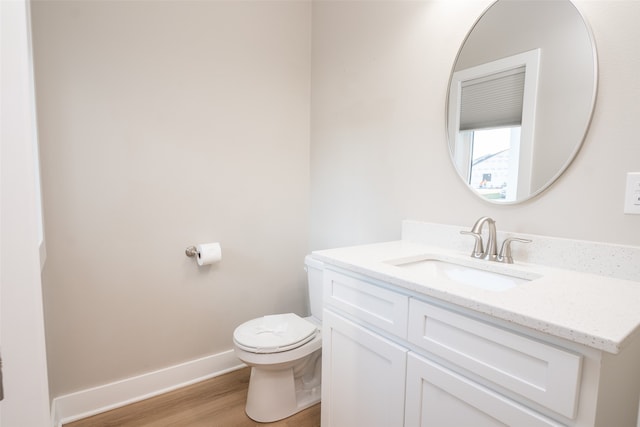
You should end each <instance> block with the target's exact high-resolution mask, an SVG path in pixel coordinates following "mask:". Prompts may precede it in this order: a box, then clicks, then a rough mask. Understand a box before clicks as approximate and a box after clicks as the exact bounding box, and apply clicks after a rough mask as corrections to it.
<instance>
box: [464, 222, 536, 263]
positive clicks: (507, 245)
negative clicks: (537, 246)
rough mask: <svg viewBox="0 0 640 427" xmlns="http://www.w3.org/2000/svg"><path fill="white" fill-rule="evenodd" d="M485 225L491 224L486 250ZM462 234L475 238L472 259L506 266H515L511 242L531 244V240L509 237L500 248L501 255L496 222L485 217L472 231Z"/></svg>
mask: <svg viewBox="0 0 640 427" xmlns="http://www.w3.org/2000/svg"><path fill="white" fill-rule="evenodd" d="M485 224H489V237H488V240H487V249H486V250H485V249H484V245H483V241H482V228H483V227H484V225H485ZM460 234H465V235H468V236H472V237H473V238H475V244H474V246H473V251H472V252H471V257H473V258H478V259H486V260H487V261H497V262H504V263H506V264H513V257H512V256H511V242H520V243H530V242H531V240H529V239H521V238H518V237H508V238H506V239H505V240H504V242H502V247H501V248H500V254H498V252H497V247H498V245H497V240H498V238H497V236H496V222H495V220H494V219H493V218H489V217H488V216H483V217H482V218H480V219H478V220H477V221H476V223H475V224H473V227H471V231H461V232H460Z"/></svg>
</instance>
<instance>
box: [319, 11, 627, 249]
mask: <svg viewBox="0 0 640 427" xmlns="http://www.w3.org/2000/svg"><path fill="white" fill-rule="evenodd" d="M490 3H491V2H490V1H488V0H487V1H456V2H452V1H432V2H393V1H383V2H314V4H313V34H312V40H313V47H312V76H313V77H312V106H311V111H312V132H311V140H312V159H311V160H312V166H311V172H312V177H311V183H312V187H311V195H312V202H311V203H312V209H311V214H312V224H311V230H312V233H311V246H312V248H314V249H319V248H326V247H333V246H342V245H351V244H357V243H364V242H374V241H383V240H392V239H397V238H399V233H400V221H401V220H402V219H416V220H422V221H431V222H440V223H445V224H455V225H468V226H471V225H472V224H473V222H474V221H475V220H476V219H477V218H478V217H480V216H483V215H489V216H492V217H493V218H495V219H496V220H497V222H498V227H499V228H500V229H502V230H509V231H515V232H518V231H520V232H526V233H531V234H544V235H550V236H557V237H567V238H574V239H584V240H596V241H604V242H612V243H620V244H632V245H638V244H640V216H632V215H624V214H623V193H624V185H625V176H626V172H628V171H637V170H640V161H639V160H638V159H640V144H639V143H638V142H637V141H636V137H635V135H636V133H637V124H636V122H637V118H638V117H640V104H639V103H638V102H637V99H638V96H639V95H640V80H638V78H637V76H638V75H640V54H639V49H638V42H637V40H640V29H639V28H638V26H637V25H636V24H635V23H634V19H633V17H637V16H639V15H640V2H635V1H620V2H598V1H576V2H575V4H576V5H577V6H578V8H579V9H580V10H581V11H582V12H583V13H584V15H585V16H586V18H587V20H588V21H589V23H590V25H591V27H592V29H593V32H594V36H595V40H596V44H597V48H598V53H599V66H600V80H599V85H600V86H599V93H598V101H597V105H596V109H595V113H594V117H593V122H592V125H591V128H590V131H589V134H588V135H587V138H586V141H585V143H584V146H583V148H582V149H581V151H580V153H579V154H578V156H577V158H576V159H575V161H574V162H573V164H572V165H571V167H570V168H569V170H568V171H567V172H566V173H565V174H564V175H563V176H562V177H561V178H560V179H559V180H558V181H557V182H556V183H555V184H554V185H553V186H552V187H551V188H550V189H549V190H547V191H546V192H544V193H543V194H542V195H541V196H540V197H537V198H535V199H533V200H530V201H528V202H526V203H523V204H520V205H516V206H497V205H492V204H490V203H488V202H486V201H483V200H481V199H479V198H477V197H475V196H474V195H473V194H471V192H470V191H469V190H468V189H467V188H465V186H464V184H463V183H462V182H461V180H460V179H459V178H458V176H457V175H456V174H455V172H454V169H453V167H452V166H451V164H450V161H449V153H448V148H447V144H446V136H445V100H446V91H447V84H448V80H449V74H450V71H451V67H452V65H453V62H454V60H455V57H456V54H457V52H458V48H459V46H460V43H461V42H462V41H463V39H464V37H465V35H466V33H467V31H468V29H469V28H470V27H471V25H472V24H473V23H474V22H475V20H476V19H477V17H478V16H479V15H480V13H482V11H483V10H484V9H485V8H486V7H487V6H488V5H489V4H490Z"/></svg>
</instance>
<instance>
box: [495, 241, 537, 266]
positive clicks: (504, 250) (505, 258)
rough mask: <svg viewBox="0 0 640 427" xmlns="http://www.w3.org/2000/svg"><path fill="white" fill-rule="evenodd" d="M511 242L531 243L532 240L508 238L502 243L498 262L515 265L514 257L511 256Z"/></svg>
mask: <svg viewBox="0 0 640 427" xmlns="http://www.w3.org/2000/svg"><path fill="white" fill-rule="evenodd" d="M511 242H520V243H531V240H530V239H521V238H519V237H507V238H506V239H504V242H502V247H501V248H500V254H499V255H498V258H497V259H496V261H498V262H504V263H506V264H513V257H512V256H511Z"/></svg>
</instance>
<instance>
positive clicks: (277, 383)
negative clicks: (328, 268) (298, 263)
mask: <svg viewBox="0 0 640 427" xmlns="http://www.w3.org/2000/svg"><path fill="white" fill-rule="evenodd" d="M304 262H305V268H306V270H307V279H308V285H309V303H310V311H311V316H310V317H306V318H302V317H299V316H298V315H296V314H293V313H287V314H275V315H271V316H264V317H260V318H258V319H253V320H249V321H248V322H245V323H243V324H242V325H240V326H238V327H237V328H236V330H235V331H234V332H233V344H234V350H235V353H236V356H237V357H238V358H239V359H240V360H241V361H243V362H244V363H246V364H247V365H249V366H251V379H250V380H249V391H248V394H247V406H246V408H245V411H246V413H247V415H248V416H249V417H250V418H251V419H253V420H255V421H258V422H272V421H277V420H281V419H283V418H287V417H288V416H290V415H293V414H295V413H296V412H299V411H301V410H303V409H305V408H308V407H309V406H312V405H314V404H316V403H318V402H319V401H320V378H321V371H320V368H321V366H322V360H321V355H322V348H321V347H322V333H321V330H320V327H321V320H322V263H321V262H319V261H317V260H315V259H313V258H312V257H311V256H309V255H308V256H307V257H306V258H305V260H304Z"/></svg>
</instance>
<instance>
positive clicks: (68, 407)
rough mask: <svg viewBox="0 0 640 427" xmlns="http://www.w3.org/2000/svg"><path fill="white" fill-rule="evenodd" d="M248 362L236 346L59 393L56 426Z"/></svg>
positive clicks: (54, 409)
mask: <svg viewBox="0 0 640 427" xmlns="http://www.w3.org/2000/svg"><path fill="white" fill-rule="evenodd" d="M243 366H245V365H244V364H243V363H242V362H241V361H240V360H238V359H237V358H236V356H235V354H234V352H233V350H229V351H225V352H222V353H218V354H212V355H210V356H205V357H202V358H200V359H196V360H191V361H189V362H185V363H181V364H178V365H175V366H170V367H168V368H164V369H160V370H158V371H155V372H149V373H146V374H143V375H139V376H135V377H131V378H126V379H124V380H120V381H116V382H113V383H110V384H105V385H101V386H98V387H93V388H90V389H87V390H81V391H78V392H75V393H71V394H67V395H64V396H60V397H56V398H55V399H53V403H52V405H51V419H52V426H53V427H61V426H62V424H65V423H69V422H72V421H77V420H79V419H81V418H86V417H89V416H91V415H96V414H99V413H101V412H105V411H108V410H111V409H114V408H118V407H121V406H124V405H128V404H130V403H134V402H138V401H140V400H144V399H148V398H149V397H153V396H157V395H159V394H162V393H166V392H168V391H171V390H175V389H177V388H180V387H184V386H187V385H190V384H194V383H196V382H199V381H202V380H206V379H209V378H213V377H216V376H218V375H222V374H225V373H227V372H231V371H234V370H236V369H240V368H242V367H243Z"/></svg>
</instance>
